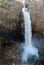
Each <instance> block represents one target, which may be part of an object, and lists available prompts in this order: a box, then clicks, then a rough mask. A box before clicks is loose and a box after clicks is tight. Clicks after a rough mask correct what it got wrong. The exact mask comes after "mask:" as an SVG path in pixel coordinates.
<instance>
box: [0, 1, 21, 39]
mask: <svg viewBox="0 0 44 65" xmlns="http://www.w3.org/2000/svg"><path fill="white" fill-rule="evenodd" d="M2 6H3V7H2ZM21 10H22V3H21V2H20V1H15V0H4V1H2V2H1V5H0V35H1V34H4V35H5V36H6V37H7V36H9V38H13V39H15V37H16V39H18V38H19V40H21V39H22V38H21V36H22V35H21V25H20V12H21ZM2 36H3V35H2ZM7 38H8V37H7Z"/></svg>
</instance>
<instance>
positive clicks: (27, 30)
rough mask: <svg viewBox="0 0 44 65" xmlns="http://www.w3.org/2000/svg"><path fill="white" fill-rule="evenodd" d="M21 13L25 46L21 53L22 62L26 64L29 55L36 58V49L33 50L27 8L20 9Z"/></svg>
mask: <svg viewBox="0 0 44 65" xmlns="http://www.w3.org/2000/svg"><path fill="white" fill-rule="evenodd" d="M22 13H23V17H24V23H25V44H24V46H23V49H24V51H23V53H22V61H23V62H27V60H28V58H29V57H30V55H32V56H34V55H35V56H36V57H38V49H37V48H35V47H34V46H33V44H32V27H31V19H30V14H29V12H28V11H27V8H25V7H24V8H22Z"/></svg>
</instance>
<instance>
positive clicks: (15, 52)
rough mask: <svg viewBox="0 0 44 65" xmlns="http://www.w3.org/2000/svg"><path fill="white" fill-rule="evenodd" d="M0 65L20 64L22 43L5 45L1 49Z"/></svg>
mask: <svg viewBox="0 0 44 65" xmlns="http://www.w3.org/2000/svg"><path fill="white" fill-rule="evenodd" d="M0 52H1V55H0V57H1V58H0V65H20V64H21V52H20V45H19V44H16V45H12V46H9V47H8V46H7V47H3V48H1V49H0Z"/></svg>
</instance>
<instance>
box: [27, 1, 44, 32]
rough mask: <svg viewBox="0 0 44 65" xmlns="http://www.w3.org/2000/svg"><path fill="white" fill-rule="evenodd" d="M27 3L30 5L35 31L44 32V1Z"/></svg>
mask: <svg viewBox="0 0 44 65" xmlns="http://www.w3.org/2000/svg"><path fill="white" fill-rule="evenodd" d="M26 3H28V9H29V12H30V14H31V19H32V24H33V29H34V31H37V32H38V31H39V33H40V32H41V33H42V32H44V5H43V3H44V1H43V0H26Z"/></svg>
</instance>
